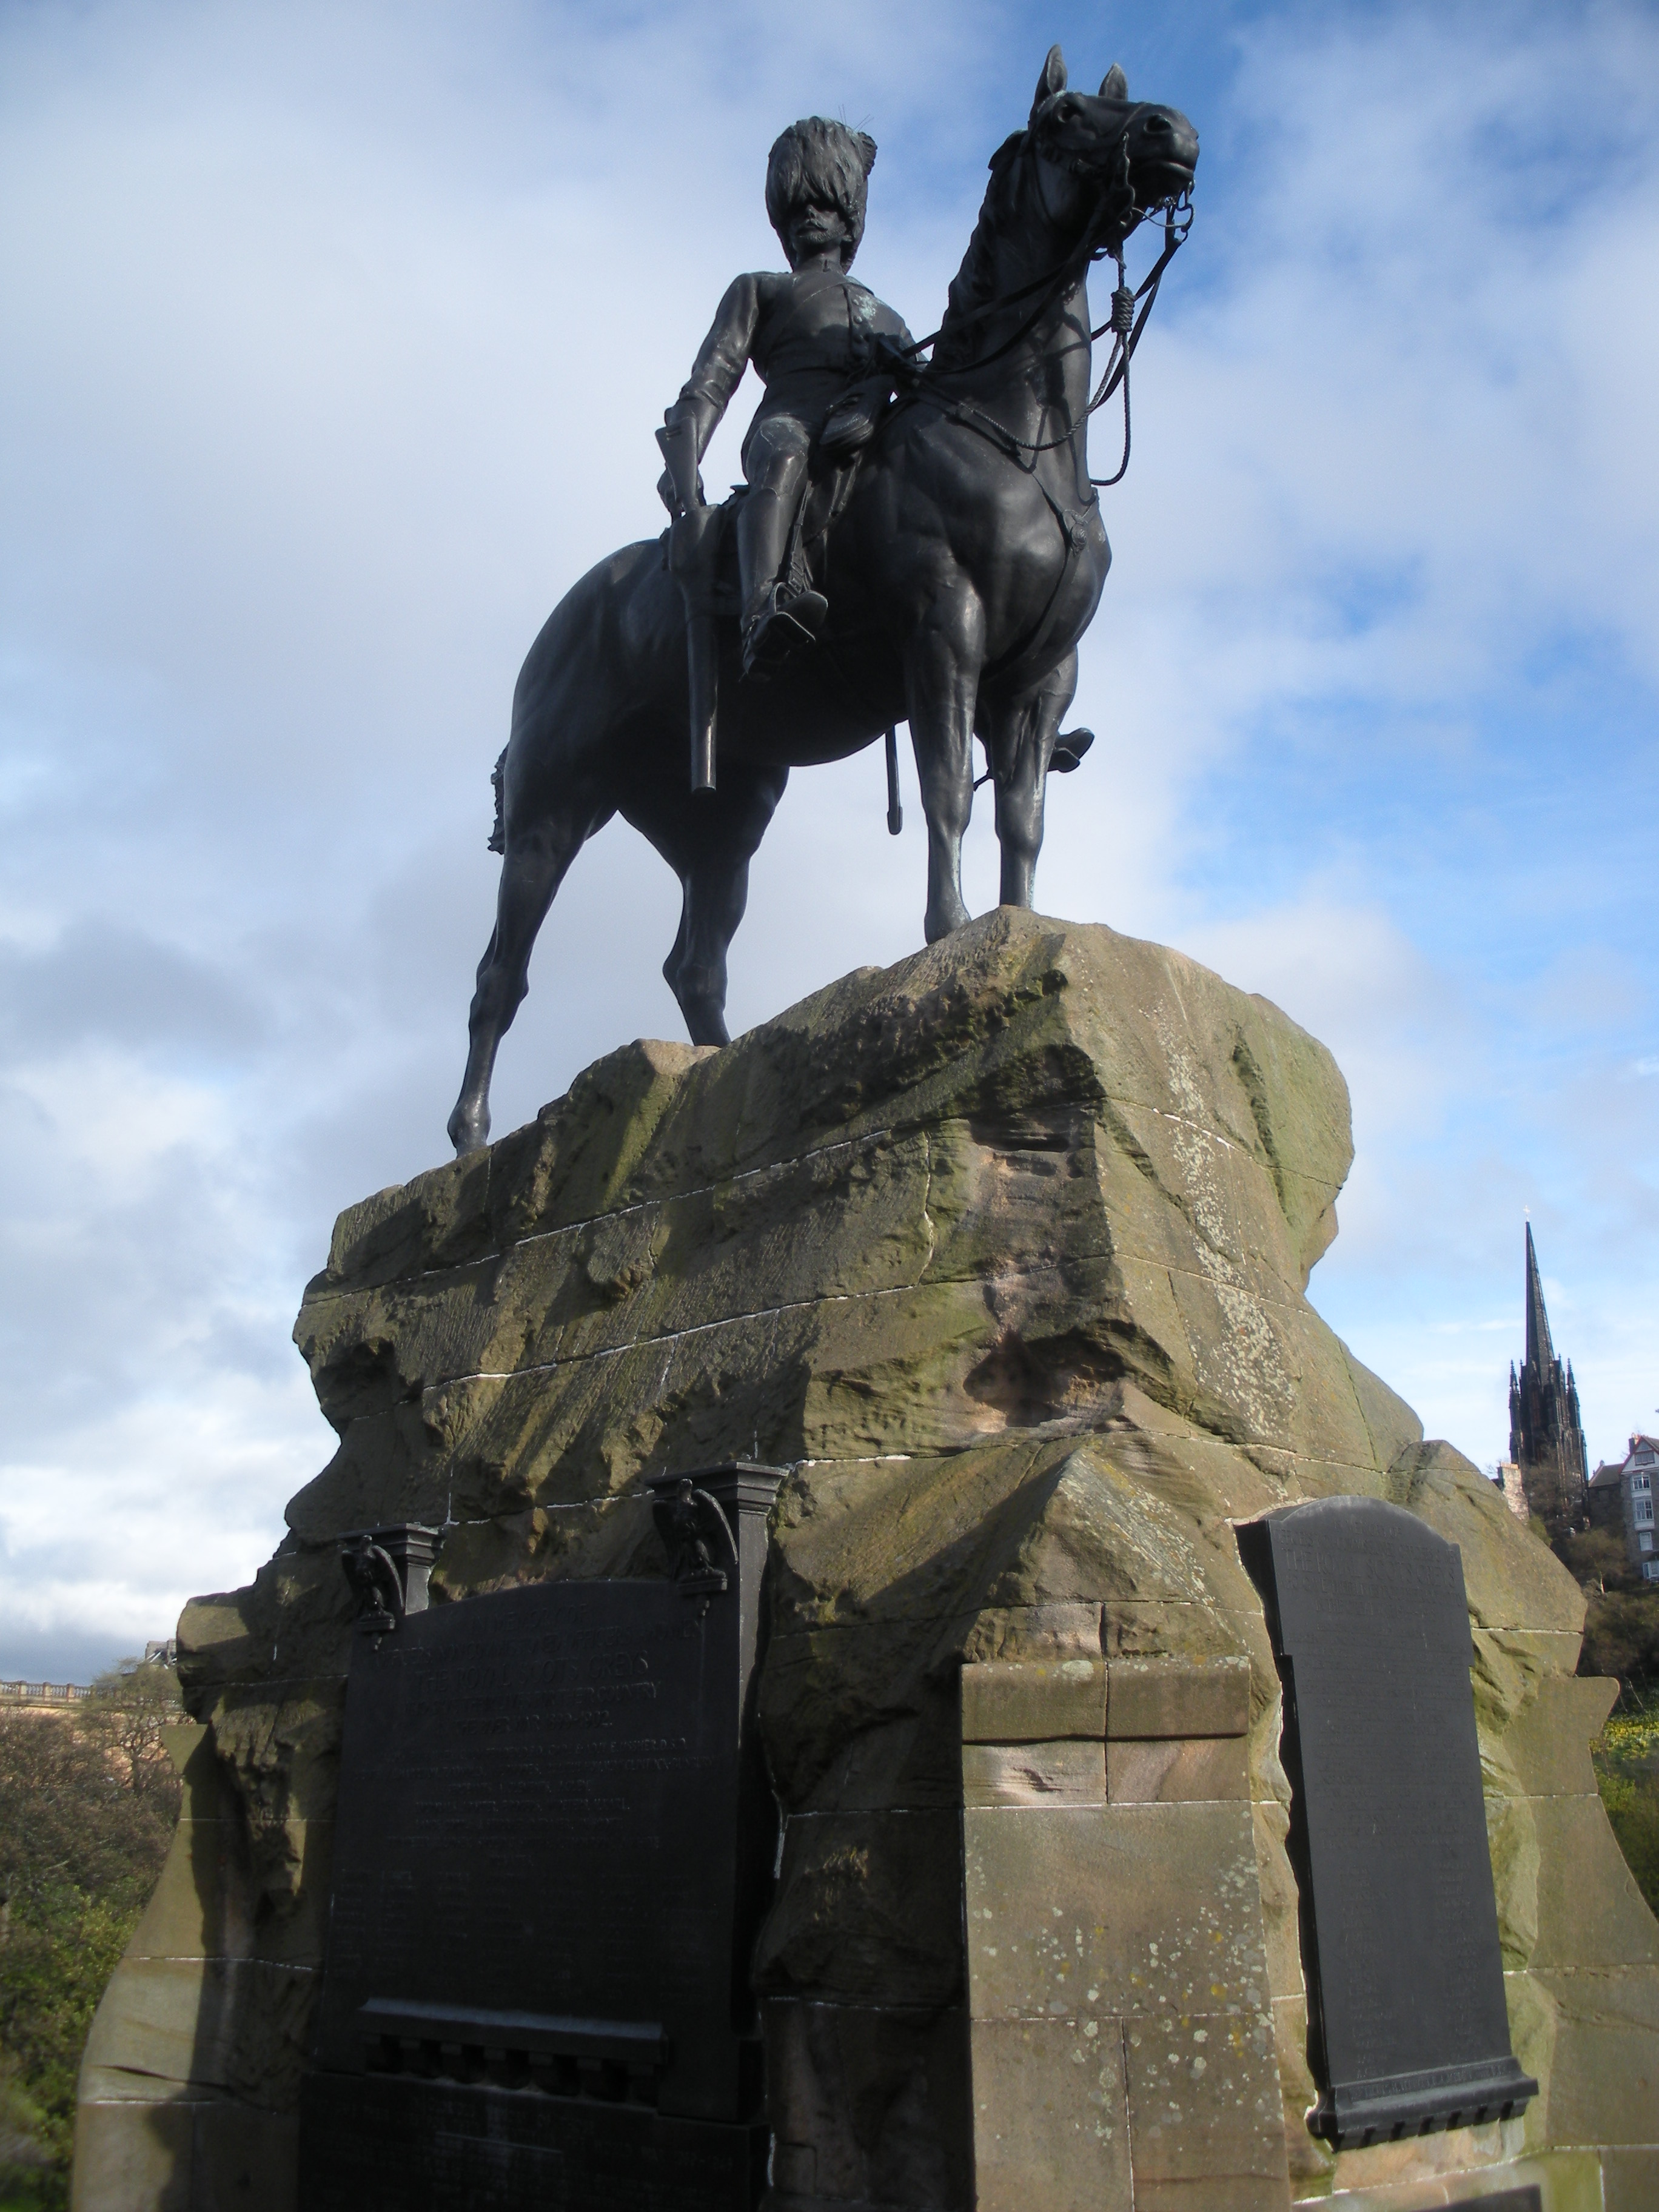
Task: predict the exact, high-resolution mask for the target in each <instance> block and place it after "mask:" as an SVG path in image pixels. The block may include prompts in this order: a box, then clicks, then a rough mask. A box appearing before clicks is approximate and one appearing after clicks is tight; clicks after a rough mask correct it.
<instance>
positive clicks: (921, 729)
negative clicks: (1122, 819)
mask: <svg viewBox="0 0 1659 2212" xmlns="http://www.w3.org/2000/svg"><path fill="white" fill-rule="evenodd" d="M984 657H985V613H984V610H983V608H982V607H981V605H980V602H979V598H978V594H977V593H976V592H974V591H972V590H971V588H969V586H967V585H966V584H965V583H964V584H962V585H960V586H959V587H958V588H957V591H956V592H954V593H952V594H951V595H950V596H948V597H944V598H941V599H940V600H939V602H938V603H937V604H936V605H934V606H933V607H932V608H930V609H929V610H928V611H927V613H926V614H925V615H924V616H923V617H922V619H921V622H920V623H918V624H917V626H916V628H915V630H914V631H913V632H912V634H911V637H910V641H909V643H908V646H907V647H906V648H905V655H904V688H905V698H906V702H907V706H908V713H909V718H910V740H911V743H912V744H913V745H914V746H915V755H916V776H917V780H918V781H919V782H920V783H921V810H922V812H923V814H924V815H925V816H926V817H927V923H926V927H927V942H928V943H929V944H930V945H933V944H935V943H937V942H938V940H939V939H940V938H941V937H948V936H949V935H950V933H951V931H952V930H953V929H960V928H961V927H962V925H963V922H965V921H967V920H968V919H969V915H968V909H967V908H966V906H965V905H964V904H963V897H962V841H963V836H964V835H965V834H966V831H967V828H968V817H969V815H970V814H971V813H972V812H973V811H974V755H973V737H974V709H975V701H976V699H977V696H978V691H979V671H980V669H981V666H982V665H983V662H984Z"/></svg>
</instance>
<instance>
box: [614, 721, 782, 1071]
mask: <svg viewBox="0 0 1659 2212" xmlns="http://www.w3.org/2000/svg"><path fill="white" fill-rule="evenodd" d="M788 780H789V771H788V769H785V768H776V769H774V768H765V769H759V768H750V767H746V766H727V765H726V763H721V767H720V787H719V789H718V790H717V791H712V792H702V793H698V794H697V796H696V798H692V797H691V796H690V793H686V792H684V791H681V792H678V793H675V794H674V795H673V796H672V798H671V799H669V800H667V801H665V803H663V804H662V805H659V806H658V807H655V808H653V809H652V810H650V811H648V812H647V811H645V810H643V809H640V810H635V811H630V813H629V819H630V820H631V821H633V822H634V823H635V826H636V827H637V828H639V829H642V830H643V831H644V833H645V835H646V836H647V837H648V838H649V839H650V840H651V842H652V843H653V845H654V846H655V847H656V848H657V850H658V851H659V853H660V854H662V856H663V858H664V859H665V860H666V861H667V862H668V864H669V866H671V868H672V869H673V870H674V871H675V872H676V874H677V875H678V877H679V879H680V884H681V890H682V893H683V896H682V901H681V905H680V927H679V933H678V936H677V937H676V938H675V939H674V946H673V950H672V951H671V952H670V954H669V956H668V957H667V959H666V960H665V961H664V963H663V969H662V972H663V977H664V980H665V982H666V983H667V985H668V987H669V989H670V990H671V992H672V993H673V994H674V996H675V997H676V999H678V1001H679V1007H680V1012H681V1013H683V1014H684V1017H685V1026H686V1029H687V1030H689V1032H690V1037H691V1042H692V1043H693V1044H726V1043H729V1042H731V1040H730V1037H729V1036H728V1033H727V1030H726V953H727V951H729V949H730V947H731V944H732V939H733V937H735V936H736V934H737V930H738V923H739V922H740V921H742V920H743V914H744V907H745V906H746V905H747V904H748V902H749V863H750V860H752V859H753V857H754V854H755V850H756V848H757V846H758V845H759V843H760V841H761V839H762V837H763V836H764V835H765V834H766V826H767V824H768V823H769V822H770V820H771V819H772V815H773V811H774V810H775V808H776V805H777V803H778V800H779V799H781V797H782V795H783V787H784V786H785V784H786V783H787V781H788Z"/></svg>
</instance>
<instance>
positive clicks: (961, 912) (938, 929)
mask: <svg viewBox="0 0 1659 2212" xmlns="http://www.w3.org/2000/svg"><path fill="white" fill-rule="evenodd" d="M973 918H974V917H973V916H972V915H971V914H969V911H968V909H967V908H966V907H965V906H963V903H962V902H961V900H960V899H958V900H957V904H956V908H955V911H954V913H952V912H951V911H950V910H949V909H946V910H945V912H944V913H943V914H935V913H934V911H933V908H932V907H929V908H928V909H927V921H926V922H925V923H924V924H923V928H924V931H925V933H926V935H927V942H928V943H929V944H930V945H937V944H938V943H939V939H940V938H942V937H952V936H954V935H955V934H956V933H957V930H959V929H965V928H966V927H967V926H968V924H969V922H970V921H972V920H973Z"/></svg>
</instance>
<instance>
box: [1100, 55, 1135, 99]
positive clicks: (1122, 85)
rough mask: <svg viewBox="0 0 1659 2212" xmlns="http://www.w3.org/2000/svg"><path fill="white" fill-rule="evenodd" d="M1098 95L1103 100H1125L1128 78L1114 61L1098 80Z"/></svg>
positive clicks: (1127, 90)
mask: <svg viewBox="0 0 1659 2212" xmlns="http://www.w3.org/2000/svg"><path fill="white" fill-rule="evenodd" d="M1100 96H1101V98H1102V99H1103V100H1127V98H1128V97H1129V80H1128V78H1127V76H1124V74H1123V72H1122V70H1121V69H1120V68H1119V67H1118V65H1117V64H1116V63H1115V62H1114V63H1113V64H1112V66H1111V67H1110V69H1109V70H1107V72H1106V74H1105V76H1103V77H1102V79H1101V80H1100Z"/></svg>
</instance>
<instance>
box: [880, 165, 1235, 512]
mask: <svg viewBox="0 0 1659 2212" xmlns="http://www.w3.org/2000/svg"><path fill="white" fill-rule="evenodd" d="M1118 155H1119V161H1120V164H1121V182H1120V190H1126V189H1127V185H1128V161H1129V155H1128V124H1127V121H1126V123H1125V125H1124V133H1123V137H1121V140H1120V141H1119V144H1118ZM1040 181H1041V180H1040V179H1039V185H1040ZM1120 204H1121V203H1120ZM1151 213H1152V209H1150V208H1149V209H1145V210H1141V216H1140V218H1139V219H1144V217H1145V216H1146V215H1149V214H1151ZM1104 214H1105V210H1104V209H1103V210H1101V211H1100V213H1099V214H1097V216H1096V217H1095V220H1094V222H1091V225H1090V228H1089V230H1088V231H1087V232H1085V235H1084V238H1083V241H1082V243H1081V245H1080V246H1077V247H1076V248H1074V249H1073V252H1071V253H1069V254H1068V255H1067V256H1066V259H1065V260H1064V261H1063V262H1061V263H1060V264H1058V266H1057V267H1055V268H1054V269H1052V270H1048V271H1047V272H1046V273H1045V274H1044V275H1042V276H1037V277H1034V278H1033V279H1032V280H1031V282H1030V283H1028V284H1022V285H1020V286H1019V287H1018V289H1016V290H1014V291H1012V292H1004V293H1000V294H999V295H998V296H997V297H996V298H994V299H993V300H987V301H983V302H982V303H981V305H980V306H979V307H972V308H969V309H968V310H967V311H966V312H965V313H963V315H961V316H959V317H958V318H957V319H956V321H955V323H954V325H951V334H952V336H954V335H955V334H956V332H957V331H960V330H961V329H963V327H964V325H969V324H972V323H975V322H981V321H983V320H984V319H986V318H987V316H990V315H994V314H999V313H1004V312H1006V310H1007V309H1008V308H1009V307H1016V306H1018V304H1019V303H1020V302H1021V301H1024V300H1027V299H1030V297H1031V296H1032V295H1034V294H1041V295H1042V296H1041V297H1040V298H1039V299H1038V300H1037V303H1036V307H1034V308H1033V309H1032V311H1031V313H1030V314H1029V315H1028V316H1027V317H1026V318H1025V319H1024V321H1023V322H1022V323H1021V324H1020V325H1019V328H1018V330H1017V331H1015V332H1014V333H1013V335H1012V337H1009V338H1006V339H1005V340H1004V341H1003V342H1002V343H1001V344H1000V345H998V346H997V347H995V348H994V349H993V350H992V351H991V352H990V353H987V354H981V355H978V356H975V358H974V359H973V360H972V361H966V362H950V363H943V364H940V363H935V362H932V361H928V362H921V363H920V364H919V365H918V364H917V362H916V356H918V355H921V354H923V353H926V352H927V350H928V349H929V348H930V347H932V346H933V345H935V344H937V343H938V341H939V339H940V338H941V337H943V336H944V335H945V328H946V324H945V323H941V324H940V325H939V329H938V330H936V331H933V334H932V335H931V336H930V337H925V338H917V339H916V340H915V342H914V343H911V344H910V345H908V346H902V347H886V348H884V349H883V350H884V354H885V355H886V357H887V359H888V360H889V361H890V362H891V363H892V364H893V366H894V367H895V368H900V365H901V364H902V374H903V381H904V387H905V392H906V395H907V396H908V397H911V398H917V399H926V400H927V401H928V402H930V403H931V404H933V405H934V406H937V407H939V408H941V409H944V410H948V412H949V414H950V416H951V420H953V421H955V422H960V423H961V424H962V425H963V428H965V429H972V430H976V431H978V432H979V434H980V435H981V436H982V437H984V438H986V439H987V441H989V442H990V443H991V444H993V445H994V446H996V447H999V448H1000V450H1001V451H1002V452H1003V453H1006V455H1007V457H1008V459H1010V460H1012V461H1015V462H1017V463H1018V464H1019V465H1022V466H1024V465H1025V460H1024V457H1025V456H1027V455H1029V456H1030V461H1031V462H1032V463H1033V464H1034V463H1035V462H1036V457H1037V456H1038V454H1040V453H1053V452H1054V451H1055V450H1056V449H1057V448H1058V447H1061V446H1066V445H1069V444H1070V443H1071V442H1072V441H1073V439H1074V438H1075V437H1076V436H1077V434H1078V431H1079V428H1081V427H1082V424H1080V423H1079V422H1072V423H1071V424H1069V425H1068V426H1067V428H1066V429H1065V430H1063V431H1062V432H1061V433H1060V435H1059V436H1058V437H1057V438H1048V439H1030V438H1021V437H1018V436H1017V435H1015V433H1014V432H1013V431H1012V430H1010V429H1008V428H1006V426H1005V425H1004V424H1002V423H1000V422H997V421H996V420H995V419H994V417H993V416H988V415H985V414H982V413H981V410H979V409H978V408H976V407H975V406H974V405H973V404H971V402H969V401H965V400H956V401H952V400H951V399H949V398H947V397H946V396H945V394H944V393H941V392H939V391H938V390H937V389H934V388H930V386H932V385H933V383H934V382H935V381H936V380H939V379H942V378H945V377H950V376H962V375H965V374H969V372H976V371H978V370H980V369H983V368H988V367H990V365H991V364H992V363H993V362H997V361H1000V360H1001V359H1002V358H1003V357H1004V356H1005V355H1007V354H1010V353H1012V351H1013V350H1014V349H1015V348H1016V347H1017V346H1018V345H1020V344H1022V343H1024V340H1025V339H1026V338H1027V337H1030V333H1031V332H1032V331H1034V330H1035V329H1036V326H1037V325H1038V324H1039V323H1040V322H1041V321H1042V318H1043V316H1044V315H1045V314H1046V313H1048V309H1049V308H1050V307H1052V306H1053V305H1054V301H1056V300H1057V299H1059V298H1060V297H1061V295H1062V294H1063V293H1064V292H1066V291H1069V290H1070V289H1072V287H1073V285H1075V284H1077V283H1079V282H1081V281H1082V279H1083V278H1084V277H1085V276H1086V275H1087V273H1088V270H1089V269H1090V267H1091V264H1093V263H1095V262H1096V261H1098V260H1101V259H1103V258H1104V257H1105V256H1106V255H1107V254H1110V255H1111V256H1112V258H1114V259H1115V261H1116V263H1117V286H1116V289H1115V291H1114V292H1113V294H1112V312H1111V313H1110V315H1109V317H1108V318H1107V319H1106V320H1105V321H1104V322H1103V323H1102V324H1101V325H1100V327H1099V328H1098V329H1097V330H1091V331H1090V333H1089V340H1090V343H1091V344H1093V343H1095V342H1096V341H1097V340H1098V339H1100V338H1103V337H1105V336H1106V334H1107V332H1108V331H1110V332H1111V334H1112V350H1111V352H1110V354H1109V356H1108V357H1107V362H1106V367H1105V369H1104V371H1103V374H1102V376H1101V380H1100V383H1099V386H1097V389H1096V391H1095V392H1094V395H1093V397H1092V398H1091V399H1090V401H1089V404H1088V405H1087V406H1086V407H1085V409H1084V410H1083V416H1082V422H1083V423H1086V422H1088V419H1089V417H1090V416H1091V415H1094V414H1096V413H1097V412H1098V411H1099V410H1100V409H1101V408H1103V406H1104V405H1105V404H1106V403H1107V401H1108V400H1109V398H1111V397H1112V394H1113V393H1114V392H1115V391H1116V390H1117V389H1118V387H1119V386H1120V385H1121V386H1122V388H1123V458H1122V459H1121V461H1120V462H1119V463H1118V465H1117V467H1116V468H1115V470H1114V471H1113V472H1112V474H1111V475H1110V476H1109V477H1090V478H1089V483H1090V484H1091V486H1092V487H1094V488H1096V489H1104V488H1109V486H1111V485H1113V484H1116V483H1122V481H1123V478H1124V477H1125V476H1126V475H1127V473H1128V467H1129V451H1130V416H1129V363H1130V362H1131V360H1132V359H1133V356H1134V351H1135V348H1136V347H1137V346H1138V345H1139V343H1140V340H1141V336H1142V334H1143V332H1144V331H1145V330H1146V321H1147V318H1148V317H1149V316H1150V315H1151V313H1152V309H1153V307H1155V306H1156V305H1157V302H1158V286H1159V285H1160V284H1161V283H1162V282H1163V280H1164V271H1165V270H1167V269H1168V268H1169V265H1170V262H1171V261H1173V260H1174V258H1175V257H1176V253H1177V252H1179V251H1180V250H1181V247H1182V246H1183V245H1184V244H1185V243H1186V240H1187V234H1188V231H1189V230H1190V229H1191V228H1192V223H1193V210H1192V202H1191V199H1190V197H1188V194H1187V193H1186V192H1182V194H1181V196H1180V197H1178V198H1176V199H1173V200H1170V201H1166V202H1164V250H1163V252H1161V253H1160V254H1159V255H1158V259H1157V261H1156V262H1154V264H1152V269H1151V270H1150V271H1149V272H1148V274H1147V276H1146V278H1145V279H1144V280H1143V281H1142V283H1140V284H1139V286H1138V287H1137V288H1136V289H1134V290H1133V291H1131V290H1130V289H1129V284H1128V279H1127V275H1126V272H1125V269H1124V259H1123V243H1122V241H1120V242H1119V243H1118V244H1117V245H1115V246H1096V245H1095V244H1094V243H1093V233H1094V231H1095V229H1096V228H1097V226H1098V224H1099V223H1100V222H1101V220H1102V219H1103V216H1104ZM1182 216H1184V218H1185V220H1184V221H1182V220H1180V218H1182ZM1125 236H1126V238H1127V233H1126V234H1125ZM1137 311H1138V312H1137ZM949 320H950V319H949V318H948V317H947V319H946V322H947V323H948V322H949Z"/></svg>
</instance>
